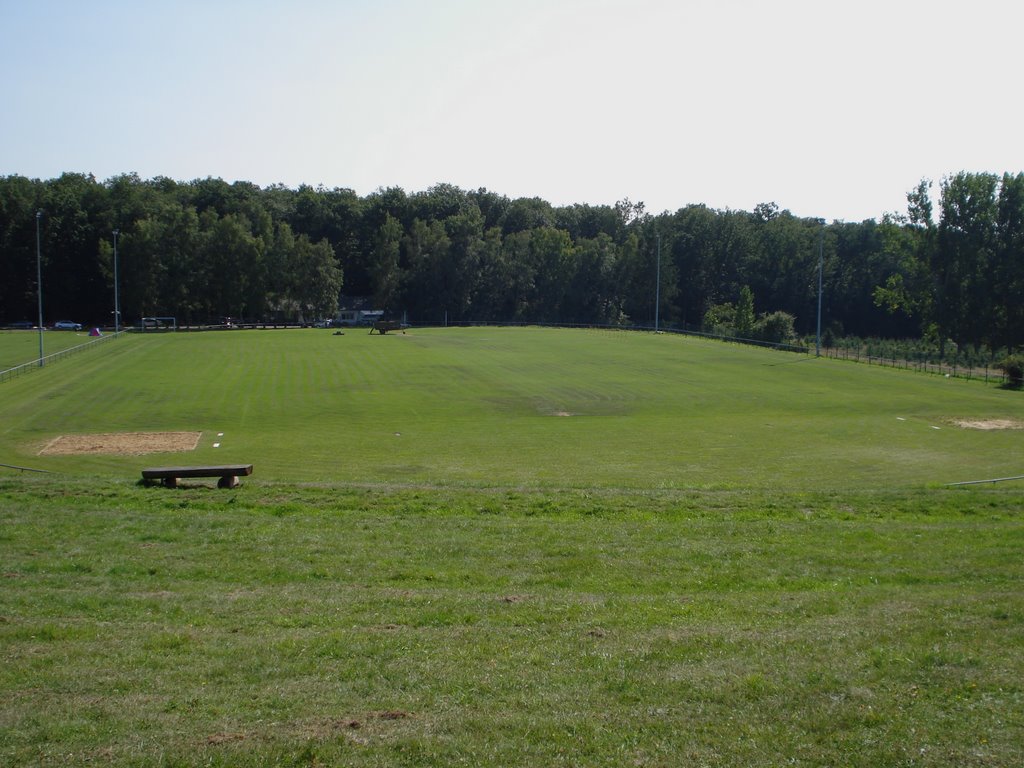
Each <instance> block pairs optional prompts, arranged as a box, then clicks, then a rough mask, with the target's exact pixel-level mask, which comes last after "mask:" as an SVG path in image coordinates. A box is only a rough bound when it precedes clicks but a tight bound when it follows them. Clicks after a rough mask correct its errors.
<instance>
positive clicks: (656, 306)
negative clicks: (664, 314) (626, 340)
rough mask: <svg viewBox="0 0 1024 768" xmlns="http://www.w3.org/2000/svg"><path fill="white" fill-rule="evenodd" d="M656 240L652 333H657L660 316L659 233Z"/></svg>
mask: <svg viewBox="0 0 1024 768" xmlns="http://www.w3.org/2000/svg"><path fill="white" fill-rule="evenodd" d="M657 238H658V266H657V268H656V269H655V271H654V273H655V279H654V332H655V333H657V332H658V317H659V315H660V314H661V233H660V232H659V233H658V234H657Z"/></svg>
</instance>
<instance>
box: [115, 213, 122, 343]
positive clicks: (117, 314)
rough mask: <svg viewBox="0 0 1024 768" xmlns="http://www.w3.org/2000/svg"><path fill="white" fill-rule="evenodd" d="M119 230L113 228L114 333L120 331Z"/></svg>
mask: <svg viewBox="0 0 1024 768" xmlns="http://www.w3.org/2000/svg"><path fill="white" fill-rule="evenodd" d="M119 234H121V232H120V230H117V229H115V230H114V333H115V334H117V333H120V332H121V301H120V296H118V293H117V236H118V235H119Z"/></svg>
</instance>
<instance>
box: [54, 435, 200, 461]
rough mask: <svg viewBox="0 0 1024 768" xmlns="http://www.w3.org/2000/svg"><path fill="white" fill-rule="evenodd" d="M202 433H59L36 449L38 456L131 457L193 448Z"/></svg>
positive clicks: (191, 449) (192, 449) (197, 443)
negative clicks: (39, 448)
mask: <svg viewBox="0 0 1024 768" xmlns="http://www.w3.org/2000/svg"><path fill="white" fill-rule="evenodd" d="M202 435H203V433H202V432H113V433H109V434H97V435H61V436H60V437H56V438H54V439H53V440H51V441H50V442H49V443H47V444H46V446H45V447H44V448H43V449H42V450H41V451H40V452H39V455H41V456H71V455H78V454H88V453H111V454H122V455H127V456H134V455H138V454H143V453H177V452H179V451H194V450H195V449H196V446H197V445H199V438H200V437H202Z"/></svg>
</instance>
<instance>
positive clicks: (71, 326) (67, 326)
mask: <svg viewBox="0 0 1024 768" xmlns="http://www.w3.org/2000/svg"><path fill="white" fill-rule="evenodd" d="M53 330H55V331H80V330H82V324H81V323H76V322H74V321H73V320H58V321H57V322H56V323H54V324H53Z"/></svg>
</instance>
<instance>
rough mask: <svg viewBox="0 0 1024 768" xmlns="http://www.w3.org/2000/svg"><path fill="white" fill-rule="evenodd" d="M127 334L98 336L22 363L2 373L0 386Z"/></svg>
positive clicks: (0, 372) (0, 373)
mask: <svg viewBox="0 0 1024 768" xmlns="http://www.w3.org/2000/svg"><path fill="white" fill-rule="evenodd" d="M126 332H127V331H121V332H119V333H111V334H108V335H106V336H97V337H96V338H94V339H92V340H91V341H87V342H85V343H84V344H77V345H75V346H73V347H68V348H67V349H62V350H61V351H60V352H54V353H53V354H50V355H44V356H43V357H42V358H38V357H37V358H36V359H35V360H33V361H32V362H29V363H22V364H21V365H16V366H14V367H13V368H8V369H6V370H3V371H0V384H2V383H3V382H5V381H11V380H12V379H16V378H18V377H19V376H26V375H28V374H29V373H31V372H32V371H35V370H37V369H39V368H45V367H46V366H47V365H50V364H51V363H56V362H58V361H60V360H64V359H65V358H68V357H71V356H72V355H77V354H78V353H79V352H85V351H86V350H87V349H93V348H95V347H96V346H97V345H99V344H105V343H107V342H108V341H110V340H111V339H116V338H117V337H118V336H121V335H123V334H124V333H126Z"/></svg>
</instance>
